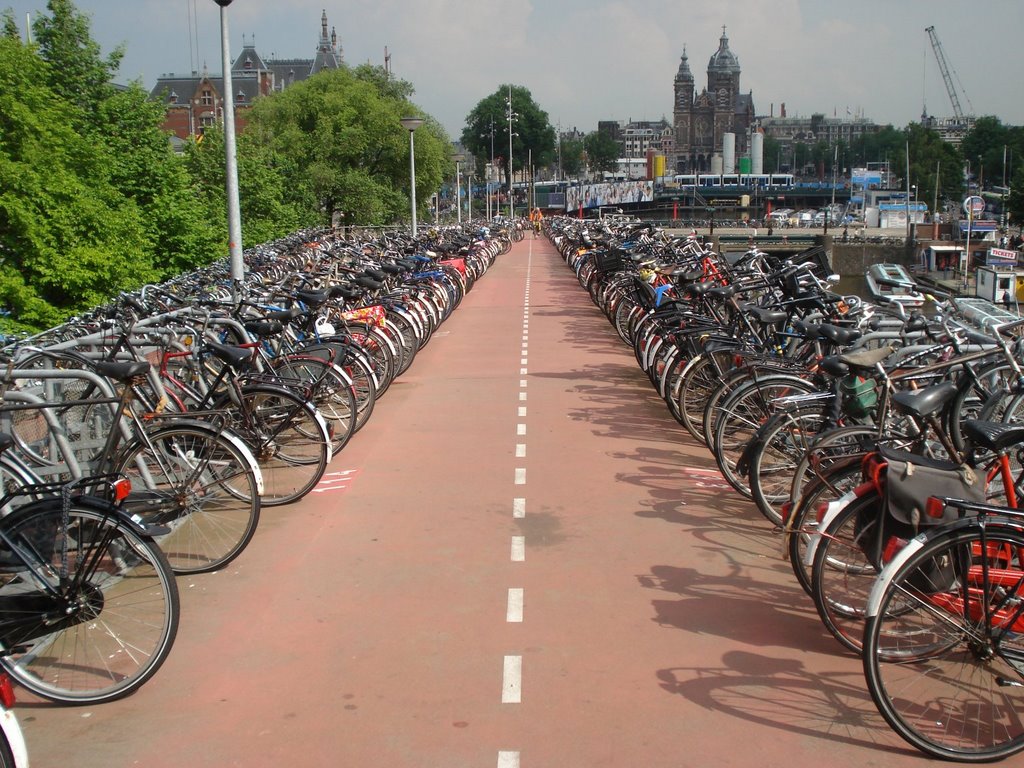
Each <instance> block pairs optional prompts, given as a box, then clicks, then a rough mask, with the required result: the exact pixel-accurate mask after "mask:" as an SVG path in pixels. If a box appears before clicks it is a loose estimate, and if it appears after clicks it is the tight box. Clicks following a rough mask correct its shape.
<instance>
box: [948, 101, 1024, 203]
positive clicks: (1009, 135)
mask: <svg viewBox="0 0 1024 768" xmlns="http://www.w3.org/2000/svg"><path fill="white" fill-rule="evenodd" d="M960 150H961V152H962V153H963V156H964V159H965V160H966V161H967V162H969V163H970V165H971V175H972V176H974V178H975V180H977V181H978V183H979V184H981V185H982V186H984V187H990V186H1003V185H1004V184H1006V185H1009V183H1010V181H1011V180H1012V179H1013V178H1014V175H1015V174H1014V173H1013V167H1012V165H1013V164H1016V163H1019V162H1021V161H1024V127H1020V126H1007V125H1003V124H1002V123H1001V122H1000V120H999V118H997V117H991V116H988V117H979V118H978V119H977V120H975V122H974V127H973V128H971V130H970V131H969V132H968V133H967V135H966V136H964V140H963V142H962V143H961V144H960Z"/></svg>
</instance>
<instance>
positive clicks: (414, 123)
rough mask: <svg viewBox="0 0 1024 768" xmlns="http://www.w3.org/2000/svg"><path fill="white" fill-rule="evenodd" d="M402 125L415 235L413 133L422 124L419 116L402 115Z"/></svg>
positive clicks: (414, 154) (413, 232) (414, 234)
mask: <svg viewBox="0 0 1024 768" xmlns="http://www.w3.org/2000/svg"><path fill="white" fill-rule="evenodd" d="M399 122H400V123H401V124H402V127H403V128H405V130H407V131H408V132H409V198H410V199H411V201H412V236H413V237H416V140H415V139H414V138H413V134H414V133H416V129H417V128H419V127H420V126H421V125H423V120H422V119H421V118H419V117H403V118H402V119H401V120H400V121H399Z"/></svg>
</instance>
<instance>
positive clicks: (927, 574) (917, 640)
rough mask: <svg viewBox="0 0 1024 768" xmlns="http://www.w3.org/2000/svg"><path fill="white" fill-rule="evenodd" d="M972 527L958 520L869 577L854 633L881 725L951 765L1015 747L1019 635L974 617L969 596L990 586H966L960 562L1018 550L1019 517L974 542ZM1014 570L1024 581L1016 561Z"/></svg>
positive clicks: (990, 525) (1023, 724)
mask: <svg viewBox="0 0 1024 768" xmlns="http://www.w3.org/2000/svg"><path fill="white" fill-rule="evenodd" d="M981 530H982V529H981V527H980V526H979V524H978V523H977V522H976V521H972V520H964V521H959V522H954V523H952V524H949V525H947V526H943V527H942V528H940V529H936V530H935V531H933V532H932V533H930V534H928V535H925V536H921V537H918V538H916V539H914V540H913V541H912V542H911V543H910V544H908V546H907V547H905V548H904V550H903V552H901V553H900V554H899V555H897V557H896V558H895V559H894V560H893V562H892V563H891V564H890V565H889V566H888V567H886V568H885V569H884V570H883V572H882V575H881V576H880V577H879V579H878V583H877V587H876V589H875V591H874V592H873V593H872V595H871V599H870V601H869V606H868V613H869V616H868V619H867V622H866V624H865V628H864V636H863V647H864V653H863V664H864V676H865V681H866V683H867V687H868V690H869V691H870V693H871V698H872V699H873V700H874V702H875V705H876V706H877V707H878V710H879V712H880V713H881V715H882V717H883V718H884V719H885V721H886V722H887V723H888V724H889V725H890V726H891V727H892V729H893V730H894V731H895V732H896V733H897V734H899V736H900V737H901V738H903V739H904V740H905V741H907V742H908V743H909V744H912V745H913V746H914V747H916V748H918V749H919V750H921V751H922V752H924V753H926V754H928V755H931V756H933V757H938V758H941V759H944V760H955V761H958V762H989V761H993V760H1000V759H1004V758H1006V757H1009V756H1010V755H1013V754H1016V753H1018V752H1021V751H1022V750H1024V721H1021V719H1020V717H1019V713H1020V712H1022V711H1024V674H1022V672H1024V669H1022V663H1021V661H1022V660H1024V638H1022V636H1021V635H1019V634H1017V633H1016V632H1015V631H1007V632H1006V633H1005V634H1004V633H1003V632H1002V629H1003V628H1001V627H995V626H993V625H991V624H989V623H988V621H987V620H985V619H980V620H975V618H974V617H973V616H972V611H971V610H970V608H969V606H970V603H971V600H977V599H980V600H988V599H992V600H995V599H996V593H995V591H994V590H992V591H986V590H987V589H988V590H991V588H992V587H993V584H992V583H990V584H989V585H988V587H986V586H985V585H984V583H982V585H981V586H977V585H976V584H975V585H972V583H971V582H970V581H969V580H968V579H965V574H966V573H968V572H969V571H967V570H965V569H964V567H963V566H964V565H965V564H966V563H969V565H970V566H972V567H975V568H977V567H979V566H980V560H979V556H980V553H982V552H989V553H994V552H998V551H999V549H1000V545H1007V546H1009V547H1011V548H1013V549H1016V548H1020V547H1024V531H1022V530H1021V527H1020V521H1009V520H1007V521H1000V520H999V519H998V518H989V519H988V520H987V522H986V525H985V527H984V537H985V542H986V548H983V547H982V546H981V543H982V538H981ZM993 545H995V546H993ZM987 547H992V548H987ZM1011 551H1012V550H1011ZM947 564H948V565H949V566H951V568H950V569H948V570H947V569H945V568H944V566H945V565H947ZM993 565H996V566H998V565H1000V563H993ZM937 566H938V567H937ZM1014 572H1015V573H1016V576H1014V577H1013V578H1016V579H1017V580H1018V581H1019V579H1021V578H1024V572H1022V571H1020V570H1019V564H1018V568H1017V569H1015V571H1014ZM951 576H952V578H950V577H951ZM1000 581H1003V580H1002V579H1001V580H1000ZM965 583H966V584H967V589H968V591H967V595H968V596H969V597H968V599H967V601H966V603H967V606H968V608H967V609H966V610H964V604H965V601H964V598H963V595H964V586H965ZM1002 588H1003V589H1004V590H1007V589H1008V588H1009V587H1008V585H1006V584H1005V583H1004V584H1003V586H1002ZM894 601H898V602H897V610H894V609H892V607H891V606H892V605H893V603H894ZM952 608H958V610H952ZM961 611H962V612H961ZM1017 613H1019V611H1017ZM990 615H991V614H990ZM996 615H997V616H998V614H996ZM966 617H971V618H969V619H968V618H966ZM1013 629H1017V626H1016V622H1015V623H1014V627H1013ZM997 635H1000V636H999V639H998V642H994V639H995V637H996V636H997Z"/></svg>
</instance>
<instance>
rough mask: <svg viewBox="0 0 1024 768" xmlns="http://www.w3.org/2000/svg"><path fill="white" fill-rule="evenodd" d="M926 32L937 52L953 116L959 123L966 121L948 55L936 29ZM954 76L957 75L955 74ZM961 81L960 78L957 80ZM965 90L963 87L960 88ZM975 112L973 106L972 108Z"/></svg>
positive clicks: (968, 100)
mask: <svg viewBox="0 0 1024 768" xmlns="http://www.w3.org/2000/svg"><path fill="white" fill-rule="evenodd" d="M924 31H925V32H927V33H928V39H929V40H931V43H932V50H933V51H934V52H935V60H936V61H937V62H939V71H940V72H942V79H943V81H944V82H945V83H946V91H947V92H948V93H949V100H950V101H951V102H952V103H953V116H954V117H955V118H956V120H957V122H961V123H962V122H963V121H964V111H963V109H962V108H961V107H960V97H959V96H957V93H956V87H955V86H954V85H953V77H952V76H951V74H950V69H949V65H948V64H947V63H946V54H945V53H943V51H942V43H940V42H939V37H938V35H936V34H935V27H934V26H932V27H926V28H925V30H924ZM953 74H956V73H955V72H954V73H953ZM957 79H958V80H959V78H957ZM960 89H961V90H963V85H961V86H960ZM964 98H965V99H966V98H967V93H966V92H965V93H964ZM967 103H968V105H970V103H971V101H970V99H967ZM972 111H973V106H972Z"/></svg>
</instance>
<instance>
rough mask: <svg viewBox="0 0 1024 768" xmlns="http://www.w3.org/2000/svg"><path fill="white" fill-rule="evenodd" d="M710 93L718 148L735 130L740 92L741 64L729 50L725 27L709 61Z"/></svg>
mask: <svg viewBox="0 0 1024 768" xmlns="http://www.w3.org/2000/svg"><path fill="white" fill-rule="evenodd" d="M708 92H709V95H710V96H711V99H712V102H713V104H714V135H713V137H712V146H714V147H716V148H717V147H720V146H721V144H722V134H723V133H727V132H729V131H732V130H733V129H734V128H733V117H734V116H735V114H736V97H737V95H738V94H739V92H740V62H739V59H737V58H736V54H734V53H733V52H732V51H730V50H729V38H728V37H726V36H725V27H724V26H723V27H722V37H721V38H720V39H719V41H718V50H717V51H715V53H714V54H713V55H712V56H711V59H710V60H709V61H708ZM737 138H738V137H737Z"/></svg>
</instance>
